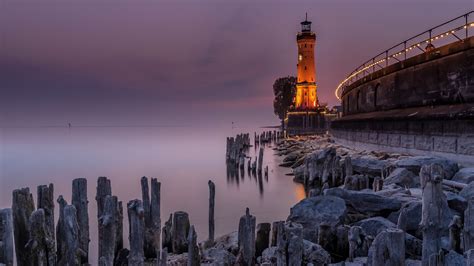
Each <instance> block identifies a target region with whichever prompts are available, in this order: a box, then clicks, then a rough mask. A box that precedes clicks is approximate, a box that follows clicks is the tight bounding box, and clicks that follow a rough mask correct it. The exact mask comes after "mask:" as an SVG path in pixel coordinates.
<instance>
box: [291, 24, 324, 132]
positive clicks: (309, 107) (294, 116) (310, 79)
mask: <svg viewBox="0 0 474 266" xmlns="http://www.w3.org/2000/svg"><path fill="white" fill-rule="evenodd" d="M296 42H297V44H298V65H297V66H298V77H297V80H296V95H295V98H294V100H293V107H292V108H290V110H288V112H287V114H286V119H285V130H286V132H287V133H288V134H289V135H298V134H319V133H324V132H325V131H326V130H327V123H326V118H325V116H324V111H323V110H322V109H321V108H319V103H318V96H317V94H316V88H317V85H316V67H315V60H314V48H315V46H316V34H314V32H312V31H311V21H308V15H306V19H305V21H303V22H301V32H298V34H297V35H296Z"/></svg>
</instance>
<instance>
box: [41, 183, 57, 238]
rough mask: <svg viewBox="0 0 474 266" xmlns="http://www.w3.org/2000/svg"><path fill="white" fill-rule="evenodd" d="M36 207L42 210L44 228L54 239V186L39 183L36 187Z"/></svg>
mask: <svg viewBox="0 0 474 266" xmlns="http://www.w3.org/2000/svg"><path fill="white" fill-rule="evenodd" d="M36 204H37V209H43V210H44V218H45V224H46V230H48V234H49V236H50V237H51V238H52V239H51V240H52V241H55V237H54V235H55V231H54V186H53V184H49V186H46V185H41V186H38V188H37V202H36Z"/></svg>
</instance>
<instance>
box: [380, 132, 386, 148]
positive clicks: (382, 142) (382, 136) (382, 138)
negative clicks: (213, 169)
mask: <svg viewBox="0 0 474 266" xmlns="http://www.w3.org/2000/svg"><path fill="white" fill-rule="evenodd" d="M378 144H380V145H385V146H388V134H386V133H379V139H378Z"/></svg>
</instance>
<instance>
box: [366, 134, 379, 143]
mask: <svg viewBox="0 0 474 266" xmlns="http://www.w3.org/2000/svg"><path fill="white" fill-rule="evenodd" d="M378 139H379V134H378V133H377V132H369V139H368V141H369V143H374V144H375V143H378Z"/></svg>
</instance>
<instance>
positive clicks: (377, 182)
mask: <svg viewBox="0 0 474 266" xmlns="http://www.w3.org/2000/svg"><path fill="white" fill-rule="evenodd" d="M372 189H373V190H374V191H375V192H377V191H380V190H382V189H383V179H382V178H381V177H380V176H376V177H375V178H374V182H373V183H372Z"/></svg>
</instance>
